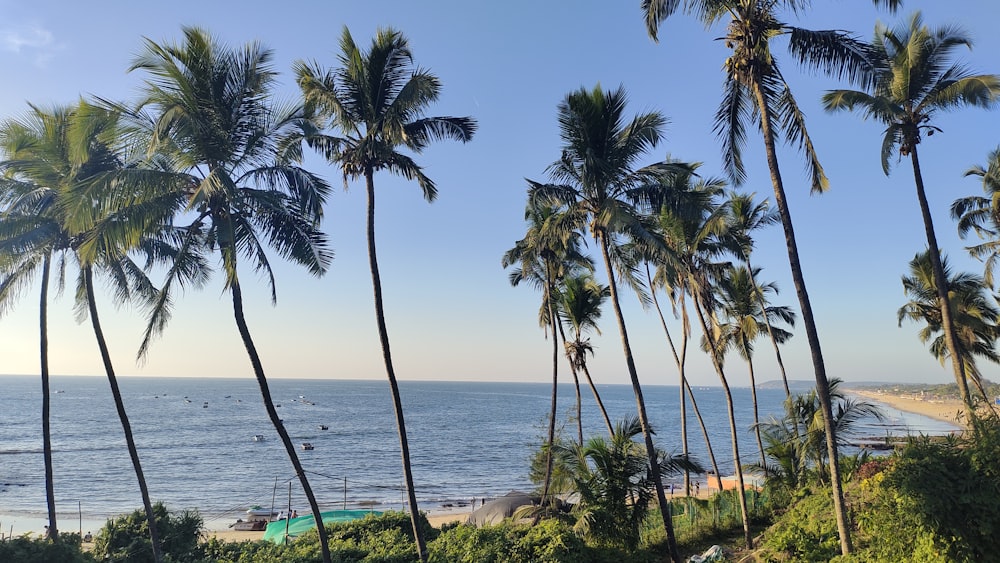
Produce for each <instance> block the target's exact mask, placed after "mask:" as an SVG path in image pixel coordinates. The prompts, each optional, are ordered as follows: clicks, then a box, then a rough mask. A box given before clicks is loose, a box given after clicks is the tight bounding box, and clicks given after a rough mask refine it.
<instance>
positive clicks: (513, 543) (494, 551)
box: [428, 520, 620, 563]
mask: <svg viewBox="0 0 1000 563" xmlns="http://www.w3.org/2000/svg"><path fill="white" fill-rule="evenodd" d="M428 548H429V555H430V558H429V559H430V561H431V562H432V563H535V562H538V563H577V562H580V563H583V562H588V561H597V559H595V554H594V553H593V552H591V550H589V549H588V548H587V546H586V545H585V544H584V543H583V540H582V539H580V537H579V536H577V535H576V533H574V532H573V529H572V528H571V527H570V526H569V525H567V524H565V523H563V522H559V521H558V520H544V521H542V522H540V523H539V524H537V525H535V526H529V525H527V524H512V523H509V522H504V523H502V524H499V525H496V526H486V527H483V528H475V527H472V526H458V527H457V528H453V529H451V530H448V531H447V532H444V533H442V534H441V536H440V537H439V538H438V539H437V540H436V541H434V542H431V543H430V544H429V545H428ZM619 560H620V559H619Z"/></svg>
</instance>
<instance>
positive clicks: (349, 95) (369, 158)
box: [295, 27, 476, 561]
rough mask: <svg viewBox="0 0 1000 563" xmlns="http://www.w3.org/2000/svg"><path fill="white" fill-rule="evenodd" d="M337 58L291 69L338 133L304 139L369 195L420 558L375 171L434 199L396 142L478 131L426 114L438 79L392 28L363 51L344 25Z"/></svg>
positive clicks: (378, 305) (423, 554)
mask: <svg viewBox="0 0 1000 563" xmlns="http://www.w3.org/2000/svg"><path fill="white" fill-rule="evenodd" d="M340 49H341V53H340V57H339V59H340V65H341V67H340V68H339V69H337V70H324V69H322V68H320V67H319V66H318V65H316V64H307V63H305V62H301V61H300V62H298V63H296V65H295V72H296V75H297V77H298V83H299V86H300V88H301V89H302V93H303V95H304V97H305V100H306V104H307V105H308V106H309V107H311V108H313V109H315V110H316V111H318V113H319V115H320V116H322V117H324V118H328V119H329V124H330V126H331V127H333V128H335V129H337V130H338V132H339V133H340V134H341V135H342V136H340V137H337V136H321V135H315V136H312V137H311V139H310V143H311V144H312V145H313V146H314V147H315V148H317V149H318V150H320V151H321V152H322V153H323V155H324V156H325V157H326V158H327V159H328V160H330V161H331V162H333V163H336V164H337V165H338V166H340V168H341V170H342V171H343V174H344V181H345V183H346V182H347V180H348V179H349V178H350V179H357V178H364V180H365V187H366V191H367V196H368V210H367V217H368V219H367V222H368V226H367V238H368V259H369V264H370V267H371V276H372V286H373V288H374V293H375V317H376V320H377V323H378V333H379V341H380V342H381V345H382V358H383V360H384V362H385V370H386V375H387V376H388V379H389V387H390V390H391V393H392V400H393V406H394V408H395V411H396V424H397V426H398V428H399V441H400V449H401V452H402V457H403V473H404V476H405V479H406V488H407V496H408V499H409V504H410V516H411V519H412V521H413V533H414V537H415V538H416V542H417V550H418V551H419V553H420V559H421V561H426V559H427V550H426V546H425V545H424V539H423V535H422V533H421V531H420V527H419V525H418V522H419V511H418V508H417V498H416V494H415V493H414V491H413V475H412V473H411V471H410V454H409V445H408V443H407V439H406V424H405V421H404V419H403V406H402V402H401V400H400V396H399V388H398V386H397V384H396V373H395V370H394V369H393V366H392V355H391V353H390V349H389V333H388V330H387V329H386V325H385V314H384V312H383V307H382V282H381V279H380V277H379V271H378V259H377V256H376V253H375V173H376V172H378V171H382V170H385V171H388V172H391V173H393V174H400V175H402V176H403V177H405V178H406V179H408V180H414V179H415V180H416V181H417V184H418V185H419V186H420V188H421V190H423V194H424V199H426V200H427V201H428V202H431V201H434V198H435V197H436V196H437V187H436V186H435V185H434V182H433V181H431V179H430V178H428V177H427V176H426V175H425V174H424V172H423V170H422V169H421V168H420V166H418V165H417V163H416V162H414V161H413V159H412V158H411V157H409V156H407V155H405V154H403V153H401V152H399V150H398V149H399V148H400V147H405V148H406V149H408V150H410V151H412V152H414V153H420V152H421V151H422V150H423V149H424V148H425V147H427V146H428V145H429V144H430V143H431V142H432V141H436V140H440V139H455V140H458V141H462V142H463V143H464V142H468V141H469V140H471V139H472V135H473V134H474V133H475V131H476V122H475V120H474V119H472V118H471V117H426V116H425V115H424V114H425V112H426V110H427V109H428V107H429V106H430V105H431V104H432V103H433V102H435V101H436V100H437V99H438V96H439V95H440V93H441V81H440V80H439V79H438V78H437V77H436V76H434V75H433V74H431V73H430V72H428V71H426V70H423V69H420V68H418V67H415V66H413V54H412V53H411V51H410V45H409V42H408V41H407V39H406V37H404V36H403V34H402V33H401V32H399V31H396V30H394V29H381V30H379V31H378V33H376V35H375V37H374V38H373V39H372V44H371V47H369V49H368V50H367V51H365V50H362V49H361V48H359V47H358V46H357V44H356V43H355V42H354V38H353V37H351V33H350V31H349V30H348V29H347V28H346V27H345V28H344V31H343V33H342V34H341V38H340Z"/></svg>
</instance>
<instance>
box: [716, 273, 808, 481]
mask: <svg viewBox="0 0 1000 563" xmlns="http://www.w3.org/2000/svg"><path fill="white" fill-rule="evenodd" d="M759 273H760V268H757V269H754V270H750V269H748V268H746V267H742V266H741V267H735V266H734V267H731V268H729V269H728V270H727V271H726V272H725V274H724V275H723V276H722V277H721V278H720V279H719V280H718V282H717V283H716V284H715V288H714V291H713V293H714V294H715V297H716V302H715V304H716V308H717V310H718V312H719V313H720V314H721V316H722V318H723V319H725V322H722V323H720V324H718V325H717V326H716V327H715V330H717V331H718V336H717V337H716V342H715V344H716V346H718V347H719V349H720V350H719V351H720V352H721V354H720V355H722V356H724V355H725V353H726V352H727V351H728V350H736V352H737V353H738V354H739V355H740V357H741V358H743V359H744V360H746V363H747V369H748V370H749V375H750V393H751V395H752V399H753V421H754V426H755V428H757V425H759V424H760V414H759V412H758V408H757V381H756V378H755V376H754V369H753V351H754V347H753V342H754V341H755V340H757V339H758V338H760V337H761V336H763V335H764V326H765V325H766V326H767V327H768V328H769V329H770V330H769V332H770V335H771V338H773V339H774V341H775V343H777V344H783V343H785V341H787V340H788V339H789V338H791V337H792V334H791V333H790V332H788V331H786V330H783V329H781V328H777V327H774V326H772V325H771V321H772V320H774V321H780V322H783V323H786V324H788V325H791V326H794V325H795V313H793V312H792V310H791V309H789V308H788V307H775V306H768V305H767V301H766V299H764V298H762V296H763V295H764V294H777V293H778V288H777V286H776V285H775V284H774V283H764V284H761V283H760V282H758V281H757V275H758V274H759ZM762 302H763V303H764V305H763V307H762V306H761V303H762ZM755 433H756V435H757V447H758V448H759V449H760V457H761V465H762V466H764V465H766V463H767V461H766V459H765V457H764V442H763V441H762V440H761V437H760V430H759V429H758V430H756V431H755Z"/></svg>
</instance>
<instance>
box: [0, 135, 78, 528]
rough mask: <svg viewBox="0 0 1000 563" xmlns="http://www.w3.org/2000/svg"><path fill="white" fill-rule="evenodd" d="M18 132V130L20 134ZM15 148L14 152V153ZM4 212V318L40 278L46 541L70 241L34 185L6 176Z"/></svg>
mask: <svg viewBox="0 0 1000 563" xmlns="http://www.w3.org/2000/svg"><path fill="white" fill-rule="evenodd" d="M10 129H11V128H10V124H5V126H4V127H3V128H2V129H0V139H2V140H0V143H2V144H3V146H4V150H5V151H6V152H7V153H8V154H9V153H10V151H11V149H12V148H16V146H17V145H19V144H20V142H19V140H17V139H12V138H11V136H10V135H9V133H10ZM18 129H19V128H18ZM12 143H13V147H12ZM0 198H2V202H3V211H2V214H0V275H2V278H0V316H2V315H4V314H6V313H7V312H9V311H10V310H11V309H12V308H13V306H14V303H15V301H16V300H17V298H18V297H19V296H20V294H21V292H23V291H26V290H27V289H28V288H29V287H30V286H31V284H32V282H33V281H34V279H35V276H36V275H39V273H38V272H39V270H40V272H41V273H40V275H41V282H40V284H39V285H40V292H39V303H38V331H39V337H38V342H39V354H40V374H41V385H42V457H43V464H44V474H45V503H46V509H47V512H48V527H47V529H46V532H47V537H48V538H49V539H50V540H55V539H57V538H58V537H59V531H58V527H57V522H56V500H55V484H54V471H53V466H52V431H51V425H50V417H51V395H50V393H49V341H48V303H49V283H50V282H49V279H50V276H51V270H52V262H53V260H54V259H55V260H57V265H58V266H57V267H58V269H59V271H58V276H57V279H58V280H59V287H60V288H61V287H62V280H63V279H64V276H63V265H64V264H65V262H64V261H63V260H60V259H59V257H60V256H61V255H62V254H64V253H65V252H66V251H67V250H68V247H69V241H68V240H66V238H65V237H64V236H63V233H62V231H61V230H59V229H58V228H54V227H55V225H54V224H53V221H50V220H48V219H47V218H46V217H45V216H44V215H43V214H44V213H45V212H46V210H48V209H50V208H51V205H52V201H53V199H54V198H53V194H52V192H51V191H49V190H47V189H37V186H35V185H34V184H31V183H20V182H17V181H16V180H14V179H13V178H12V177H11V176H10V175H9V174H8V173H7V172H6V171H5V175H4V183H3V189H2V191H0Z"/></svg>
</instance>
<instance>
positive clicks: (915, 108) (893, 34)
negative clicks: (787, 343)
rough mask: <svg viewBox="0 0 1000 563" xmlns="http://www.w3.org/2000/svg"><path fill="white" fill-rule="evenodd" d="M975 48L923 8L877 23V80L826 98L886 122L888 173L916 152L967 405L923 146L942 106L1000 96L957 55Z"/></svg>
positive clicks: (998, 80) (948, 333)
mask: <svg viewBox="0 0 1000 563" xmlns="http://www.w3.org/2000/svg"><path fill="white" fill-rule="evenodd" d="M963 46H964V47H971V46H972V41H971V39H970V38H969V37H968V36H966V35H965V34H964V33H963V32H961V31H960V30H958V29H956V28H952V27H943V28H940V29H936V30H932V29H930V28H928V27H927V26H926V25H924V23H923V19H922V18H921V16H920V12H916V13H914V14H913V16H911V17H910V19H909V21H908V22H907V24H906V25H905V26H900V27H898V28H895V29H890V28H888V27H886V26H884V25H882V24H879V25H877V26H876V27H875V38H874V39H873V40H872V43H871V46H870V48H869V50H870V53H871V55H870V58H871V62H870V64H871V66H872V67H874V68H877V69H879V72H878V74H877V76H876V79H875V80H874V81H873V82H872V83H871V84H870V86H869V88H868V89H866V90H863V91H862V90H846V89H843V90H832V91H830V92H827V93H826V94H825V95H824V96H823V104H824V106H825V107H826V109H827V110H828V111H840V110H850V111H853V110H858V111H859V112H861V113H862V114H863V115H864V116H865V118H866V119H867V118H869V117H871V118H874V119H875V120H876V121H879V122H880V123H882V124H884V125H885V127H886V128H885V134H884V136H883V138H882V171H883V172H885V174H886V175H888V174H889V170H890V165H889V158H890V156H891V155H892V154H894V153H897V152H898V154H899V156H900V157H904V156H908V157H910V163H911V164H912V166H913V181H914V185H915V187H916V190H917V200H918V201H919V203H920V213H921V216H922V217H923V222H924V234H925V235H926V237H927V248H928V251H929V256H930V260H931V265H932V266H933V268H934V270H933V272H934V279H935V287H936V289H937V292H938V296H937V299H938V306H939V307H940V308H941V322H942V328H943V331H944V339H945V344H946V346H947V347H948V350H949V354H950V356H951V358H952V368H953V369H954V373H955V381H956V383H957V384H958V389H959V393H960V394H961V395H962V400H963V401H964V402H965V404H966V405H967V407H969V408H970V410H971V407H972V397H971V395H970V394H969V387H968V381H967V376H968V374H966V373H965V368H964V366H963V364H962V362H961V361H960V358H961V354H960V353H959V352H958V335H957V334H956V332H955V324H954V318H953V314H954V312H953V311H952V310H951V308H950V306H949V303H948V283H947V278H946V277H945V273H944V269H943V267H942V265H941V255H940V251H939V248H940V247H939V245H938V242H937V235H936V234H935V233H934V222H933V220H932V217H931V211H930V205H929V204H928V203H927V195H926V190H925V188H924V180H923V175H922V174H921V171H920V159H919V157H918V154H917V145H919V144H920V142H921V141H922V139H923V135H924V134H926V135H927V136H928V137H929V136H931V135H933V134H934V133H935V132H939V131H941V129H940V128H938V127H937V126H935V125H933V124H932V123H931V119H932V118H933V117H934V115H935V114H936V113H937V112H938V111H941V110H948V109H955V108H960V107H963V106H977V107H988V106H990V105H991V104H992V103H993V101H994V100H995V99H996V97H997V96H998V95H1000V76H997V75H992V74H974V73H973V72H972V71H970V70H968V69H967V68H965V67H964V66H963V65H961V64H959V63H955V62H952V61H951V60H950V58H951V55H952V53H953V52H954V50H955V49H956V48H958V47H963Z"/></svg>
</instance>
